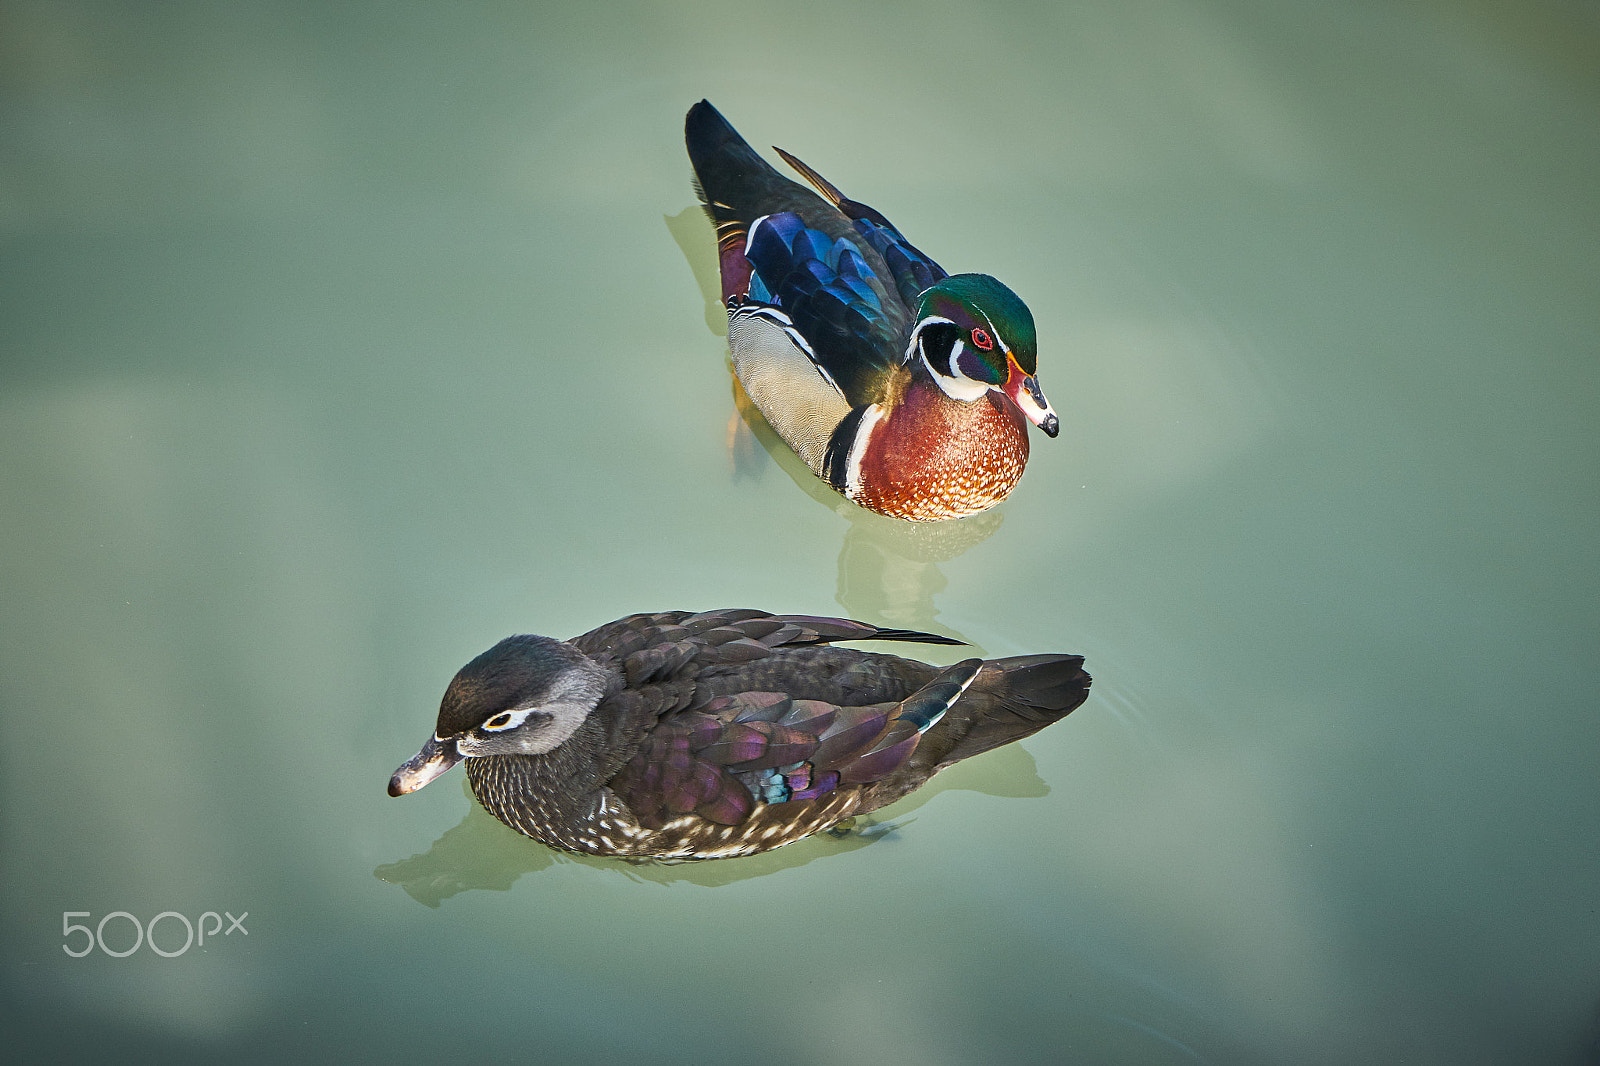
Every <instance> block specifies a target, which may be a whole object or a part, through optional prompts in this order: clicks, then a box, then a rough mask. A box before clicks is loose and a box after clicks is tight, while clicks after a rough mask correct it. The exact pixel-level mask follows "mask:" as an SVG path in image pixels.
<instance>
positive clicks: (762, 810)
mask: <svg viewBox="0 0 1600 1066" xmlns="http://www.w3.org/2000/svg"><path fill="white" fill-rule="evenodd" d="M467 769H468V771H469V779H470V781H471V783H472V790H473V792H474V794H475V795H476V796H477V797H478V802H480V803H482V804H483V806H484V809H485V810H487V811H488V812H489V813H490V814H492V815H494V816H495V817H496V818H498V819H500V820H501V821H502V822H504V823H505V824H506V825H508V826H510V827H511V828H512V829H515V830H516V831H517V832H519V833H521V834H522V835H523V836H528V837H532V838H533V839H535V840H537V841H539V842H540V843H541V844H544V845H546V846H548V847H552V848H559V849H561V850H563V851H576V852H581V853H583V854H586V855H603V856H608V857H612V858H621V859H627V860H629V861H631V862H645V861H649V860H655V861H657V862H687V861H691V860H697V859H729V858H734V857H736V856H740V855H752V854H754V853H756V852H758V851H770V850H771V849H773V848H778V847H782V846H783V845H785V844H792V843H794V842H795V841H796V840H799V839H801V838H802V837H807V836H810V835H811V834H812V833H816V832H819V831H820V830H823V829H827V828H830V827H832V826H834V825H837V824H838V823H840V822H842V821H844V820H845V819H846V818H849V817H851V816H852V815H854V814H856V813H857V812H858V811H859V810H860V808H861V805H862V799H863V790H861V789H858V788H852V789H845V790H843V791H839V792H833V793H829V794H828V795H826V796H821V797H818V798H817V799H815V800H811V801H807V802H794V803H774V804H766V803H758V804H757V805H756V808H755V810H753V811H752V812H751V813H750V816H749V817H748V818H747V819H745V820H744V821H743V822H741V823H740V824H738V825H720V824H718V823H716V822H711V821H707V820H706V819H704V818H699V817H696V816H695V815H692V814H687V815H682V816H680V817H677V818H674V819H672V820H671V821H669V822H667V823H666V824H665V825H663V826H662V827H661V828H659V829H649V828H646V827H644V826H641V825H640V824H639V822H638V820H637V819H635V818H634V816H633V812H632V811H630V810H629V809H628V807H627V805H626V804H624V803H623V802H622V801H621V800H619V799H618V798H617V796H616V795H615V794H614V793H613V792H612V791H611V790H610V789H609V788H607V789H601V790H600V793H599V795H598V796H597V797H595V798H593V799H591V800H590V802H589V803H588V804H586V806H587V807H588V809H587V810H583V811H574V810H571V809H570V804H569V805H562V804H560V803H558V802H556V801H554V800H552V799H551V798H549V797H544V796H541V794H540V793H539V792H538V791H537V790H533V789H529V788H527V787H526V784H527V782H526V780H525V779H524V777H523V774H522V772H521V771H522V769H523V767H522V765H519V763H518V762H517V761H516V760H514V759H474V760H472V761H471V762H469V763H468V764H467Z"/></svg>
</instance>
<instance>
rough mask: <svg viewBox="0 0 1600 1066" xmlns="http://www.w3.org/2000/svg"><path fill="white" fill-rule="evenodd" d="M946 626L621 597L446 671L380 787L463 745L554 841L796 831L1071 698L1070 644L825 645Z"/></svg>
mask: <svg viewBox="0 0 1600 1066" xmlns="http://www.w3.org/2000/svg"><path fill="white" fill-rule="evenodd" d="M843 640H901V641H922V642H927V643H952V642H951V641H949V640H947V639H946V638H941V637H936V636H933V635H931V634H923V633H914V632H908V631H905V630H889V629H878V628H876V627H874V626H868V625H863V624H861V623H859V622H850V621H846V620H843V619H831V618H810V617H803V616H782V615H768V614H765V613H763V612H760V611H742V610H741V611H720V612H714V613H709V614H689V613H687V612H671V613H667V614H656V615H633V616H631V617H628V618H624V619H622V620H620V621H617V622H613V623H611V624H609V625H606V626H602V627H600V628H599V629H596V630H594V631H593V632H590V633H587V634H584V635H583V636H581V637H577V638H574V639H573V640H572V641H570V642H561V641H555V640H551V639H549V638H547V637H512V638H508V639H507V640H504V641H501V642H500V643H499V644H497V645H495V647H493V648H491V649H490V650H489V651H487V652H485V653H484V654H483V655H480V656H479V657H478V658H476V659H474V660H473V661H472V662H470V663H468V664H467V665H466V666H465V667H463V668H462V670H461V672H460V673H458V674H457V675H456V677H455V680H453V681H452V682H451V683H450V687H449V689H448V690H447V691H446V693H445V697H444V701H443V703H442V705H441V707H440V710H439V721H438V725H437V727H436V729H435V731H434V736H433V738H432V739H430V740H429V741H428V743H427V744H426V745H424V746H423V748H422V750H421V751H420V752H418V754H417V755H416V757H414V758H413V759H411V760H410V761H409V762H407V763H406V764H405V765H404V766H402V767H401V768H400V769H399V770H397V771H396V772H395V775H394V778H393V779H392V780H391V781H390V783H389V791H390V793H391V794H392V795H402V794H404V793H406V792H411V791H414V790H415V789H418V788H421V787H422V786H423V785H426V784H427V783H428V782H429V781H431V780H433V779H434V778H435V777H437V776H438V775H439V774H441V773H443V772H444V771H446V770H448V769H449V768H450V767H451V766H453V765H455V763H457V762H459V761H461V760H462V759H463V758H465V759H466V760H467V776H468V780H469V781H470V782H471V784H472V789H473V792H474V793H475V794H476V795H477V797H478V800H479V802H480V803H482V804H483V805H484V807H485V808H486V809H488V810H489V812H490V813H492V814H493V815H495V817H497V818H499V819H500V820H501V821H503V822H505V823H506V824H507V825H509V826H511V827H512V828H513V829H516V830H518V831H519V832H522V833H524V834H526V835H528V836H531V837H534V838H535V839H537V840H540V841H542V842H544V843H546V844H549V845H551V846H553V847H558V848H564V849H567V850H571V851H579V852H586V853H588V854H593V855H608V856H618V857H622V858H628V859H635V860H647V859H666V860H682V859H707V858H722V857H726V856H733V855H748V854H752V853H754V852H758V851H765V850H767V849H769V848H775V847H778V846H780V845H783V844H787V843H789V842H791V841H794V840H798V839H800V838H801V837H804V836H806V835H808V834H810V833H814V832H816V831H817V830H819V829H825V828H828V827H829V826H832V825H835V824H837V823H839V822H841V821H844V820H845V819H848V818H851V817H853V816H855V815H857V814H864V813H866V812H869V811H873V810H876V809H878V808H879V807H882V806H884V805H886V804H889V803H892V802H894V801H895V800H897V799H899V798H900V797H902V796H904V795H906V794H908V793H910V792H912V791H913V790H915V789H917V788H919V787H920V786H921V785H922V784H923V783H924V782H926V781H927V780H928V778H929V777H931V776H932V775H933V774H935V773H937V772H939V771H940V770H942V769H944V768H946V767H948V766H950V765H952V764H954V763H956V762H958V761H959V760H962V759H965V758H968V757H970V756H972V755H977V754H979V753H981V752H984V751H987V750H989V749H991V748H995V747H998V746H1000V745H1002V744H1008V743H1010V742H1012V741H1014V740H1020V739H1022V738H1023V737H1027V736H1030V735H1032V734H1033V733H1035V732H1037V731H1038V730H1040V729H1042V728H1044V727H1045V726H1047V725H1049V724H1050V723H1051V722H1054V721H1057V720H1058V719H1060V718H1062V717H1064V716H1065V715H1066V714H1068V713H1069V712H1070V711H1072V710H1073V709H1074V708H1075V707H1077V706H1078V705H1079V704H1080V703H1082V702H1083V700H1084V698H1085V697H1086V696H1087V695H1088V687H1089V677H1088V675H1087V674H1085V673H1084V672H1083V669H1082V664H1083V659H1082V657H1080V656H1075V655H1033V656H1020V657H1016V658H1010V659H999V660H994V661H990V662H984V661H983V660H980V659H968V660H966V661H964V662H961V663H957V664H956V665H954V666H950V667H945V668H940V667H936V666H930V665H928V664H926V663H921V662H916V661H914V660H911V659H904V658H900V657H898V656H892V655H882V654H875V653H872V652H864V651H856V650H854V649H845V648H836V647H832V646H831V644H832V643H833V642H835V641H843Z"/></svg>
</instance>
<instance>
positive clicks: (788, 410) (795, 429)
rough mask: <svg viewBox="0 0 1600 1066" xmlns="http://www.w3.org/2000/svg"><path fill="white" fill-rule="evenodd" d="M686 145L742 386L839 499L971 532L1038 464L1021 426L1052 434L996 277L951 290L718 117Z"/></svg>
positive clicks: (1017, 308)
mask: <svg viewBox="0 0 1600 1066" xmlns="http://www.w3.org/2000/svg"><path fill="white" fill-rule="evenodd" d="M684 137H685V140H686V142H687V143H688V146H689V159H690V161H691V162H692V163H693V164H694V171H695V176H696V179H697V184H698V191H699V194H700V198H701V200H702V201H703V202H704V204H705V209H706V212H707V213H708V214H710V216H711V219H712V221H713V222H714V223H716V227H717V248H718V255H719V258H720V265H721V270H722V297H723V300H724V302H725V303H726V304H727V307H728V341H729V345H730V347H731V348H732V349H733V369H734V373H735V374H736V375H737V376H738V378H739V382H740V384H741V385H743V386H744V389H745V392H747V393H748V394H749V396H750V399H751V400H752V401H753V402H754V403H755V405H756V407H757V408H758V409H759V410H760V411H761V413H762V414H763V415H764V416H766V419H767V421H768V422H769V423H771V425H772V428H773V429H774V430H776V431H777V433H778V435H779V436H780V437H782V438H783V439H784V441H785V442H786V443H787V444H788V445H789V446H790V447H791V448H793V449H794V450H795V452H796V453H797V454H798V455H799V456H800V458H802V459H804V460H805V462H806V465H808V466H809V467H811V469H812V470H813V471H814V472H815V473H816V474H817V476H818V477H820V478H822V479H823V480H825V481H827V482H828V483H829V484H830V485H832V486H833V488H834V489H835V490H836V491H838V492H840V493H842V494H843V495H844V496H846V497H847V498H849V499H851V500H854V501H855V502H856V503H858V504H860V505H861V506H863V507H867V508H870V509H871V510H874V511H877V512H879V513H880V514H886V515H890V516H892V517H895V518H906V519H912V520H919V521H921V520H931V519H941V518H958V517H960V516H962V515H969V514H974V513H976V512H978V511H982V510H984V509H985V508H987V507H992V506H993V505H994V504H996V503H998V502H1000V501H1001V500H1003V499H1005V497H1006V495H1007V494H1008V493H1009V492H1010V491H1011V489H1012V487H1013V486H1015V485H1016V483H1017V479H1018V478H1020V477H1021V476H1022V468H1023V466H1025V465H1026V464H1027V461H1028V431H1027V426H1026V425H1025V424H1024V419H1026V420H1027V421H1029V422H1032V423H1033V424H1034V425H1036V426H1038V427H1039V428H1040V429H1042V430H1044V432H1045V433H1046V434H1047V435H1049V436H1051V437H1054V436H1055V435H1056V432H1057V430H1058V428H1059V425H1060V423H1059V421H1058V420H1057V418H1056V414H1055V412H1054V411H1052V410H1051V409H1050V404H1049V403H1048V402H1047V401H1046V400H1045V398H1044V393H1043V392H1042V391H1040V389H1039V380H1038V377H1037V376H1036V367H1037V358H1036V355H1035V340H1034V331H1033V315H1032V314H1031V313H1030V312H1029V311H1028V308H1027V305H1026V304H1024V303H1023V302H1022V301H1021V300H1020V299H1018V298H1017V295H1016V294H1015V293H1013V292H1012V291H1011V290H1010V289H1008V288H1006V287H1005V286H1004V285H1002V284H1000V282H998V281H996V280H995V279H994V278H991V277H989V276H988V275H987V274H954V275H951V274H946V273H945V272H944V271H943V270H942V269H941V268H940V267H939V265H938V264H937V263H935V262H934V261H933V260H931V259H929V258H928V257H927V256H925V255H923V254H922V253H921V252H919V251H918V250H917V249H916V248H914V247H912V245H911V244H910V242H908V241H907V240H906V239H905V238H904V237H903V236H901V235H900V231H899V230H897V229H895V228H894V226H892V225H891V224H890V223H889V220H888V219H886V218H884V217H883V216H882V215H880V214H879V213H878V212H877V211H874V210H873V209H872V208H870V207H868V206H866V205H865V204H861V203H857V202H856V201H854V200H851V199H849V198H848V197H846V196H845V195H844V194H843V193H842V192H840V191H839V190H838V189H836V188H834V187H833V185H832V184H830V183H829V182H828V181H827V180H826V179H824V178H823V177H822V175H820V174H818V173H817V172H816V171H814V170H812V169H811V168H810V167H808V166H806V165H805V164H804V163H802V162H800V160H798V159H796V158H794V157H793V156H792V155H790V154H789V153H787V152H785V151H783V150H782V149H781V148H780V149H776V151H777V152H778V154H779V155H781V156H783V158H784V160H785V161H786V162H787V163H788V164H789V165H790V166H792V167H793V168H794V169H795V170H797V171H798V172H799V173H800V174H801V175H803V176H804V177H805V179H806V180H807V181H809V182H810V183H811V184H812V185H813V186H815V187H816V189H817V192H819V193H821V195H820V196H819V195H817V193H814V192H812V191H811V190H810V189H807V188H805V187H804V186H803V185H800V184H798V183H797V182H794V181H790V180H789V179H788V178H786V177H784V176H783V175H781V174H779V173H778V172H777V171H776V170H774V169H773V168H772V167H771V166H769V165H768V164H767V163H766V161H765V160H763V159H762V158H761V157H760V156H758V155H757V154H756V153H755V152H754V151H753V150H752V149H751V147H750V145H749V144H747V143H745V140H744V138H742V137H740V136H739V134H738V133H737V132H735V130H734V128H733V127H732V126H730V125H728V122H727V120H726V119H724V118H723V117H722V115H721V114H719V113H718V112H717V109H716V108H714V107H712V106H711V105H710V104H709V103H707V102H706V101H704V100H702V101H700V102H699V103H698V104H696V105H695V106H694V107H692V108H690V109H689V115H688V118H687V120H686V122H685V128H684Z"/></svg>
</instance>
